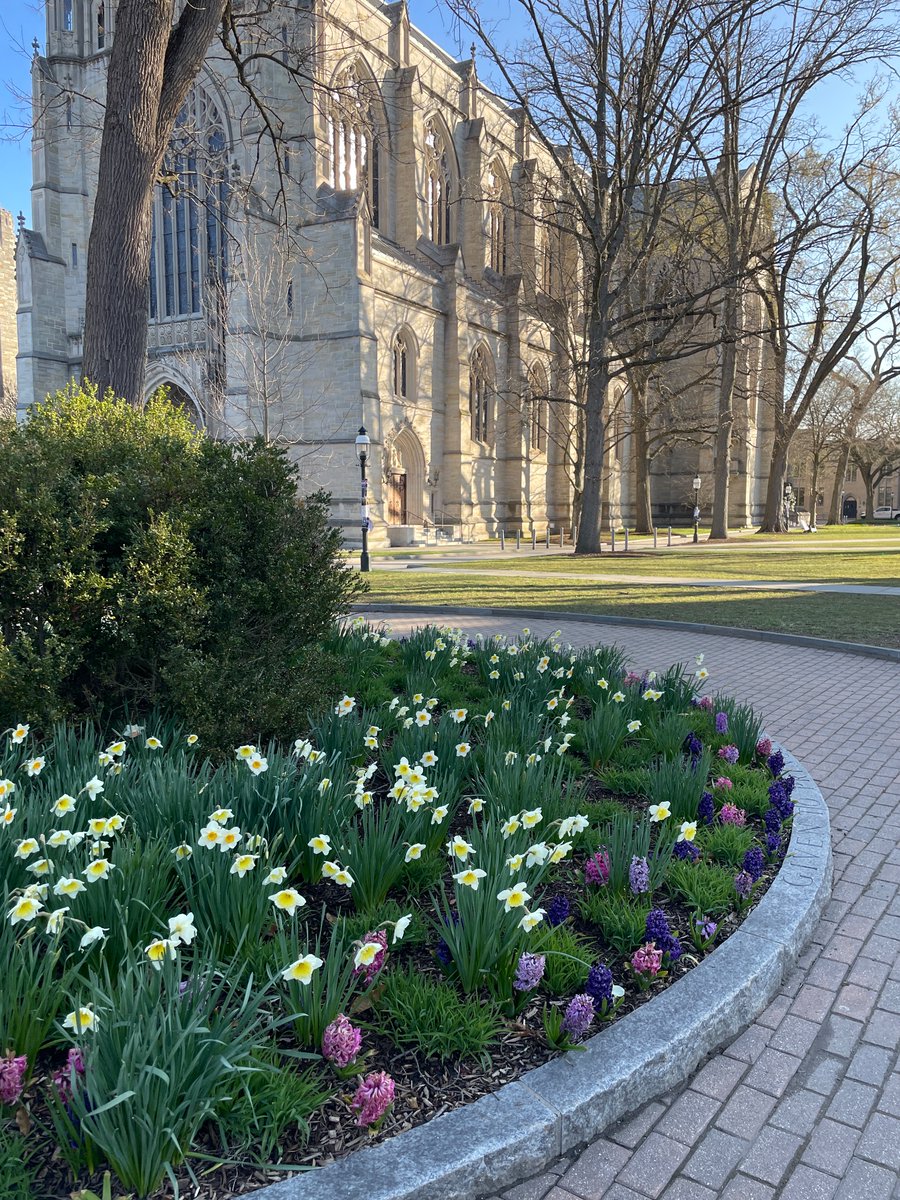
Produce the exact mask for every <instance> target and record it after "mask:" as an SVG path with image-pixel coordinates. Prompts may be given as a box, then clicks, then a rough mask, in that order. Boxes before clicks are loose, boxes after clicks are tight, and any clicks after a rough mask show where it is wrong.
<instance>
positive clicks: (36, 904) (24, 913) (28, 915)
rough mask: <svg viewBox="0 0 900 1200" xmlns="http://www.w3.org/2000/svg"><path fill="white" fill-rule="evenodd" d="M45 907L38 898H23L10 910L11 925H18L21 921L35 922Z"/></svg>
mask: <svg viewBox="0 0 900 1200" xmlns="http://www.w3.org/2000/svg"><path fill="white" fill-rule="evenodd" d="M43 907H44V905H43V903H42V902H41V901H40V900H39V899H38V898H37V897H36V896H23V897H22V898H21V900H19V901H17V902H16V904H14V905H13V907H12V909H11V910H10V913H9V923H10V925H18V924H19V922H20V921H33V920H34V918H35V917H36V916H37V915H38V913H39V912H40V911H41V909H42V908H43Z"/></svg>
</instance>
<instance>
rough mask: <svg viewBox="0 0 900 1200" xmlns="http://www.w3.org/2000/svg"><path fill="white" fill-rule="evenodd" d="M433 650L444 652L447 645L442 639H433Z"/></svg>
mask: <svg viewBox="0 0 900 1200" xmlns="http://www.w3.org/2000/svg"><path fill="white" fill-rule="evenodd" d="M434 648H435V650H446V649H447V643H446V642H445V641H444V639H443V638H435V641H434Z"/></svg>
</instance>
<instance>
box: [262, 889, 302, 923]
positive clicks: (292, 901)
mask: <svg viewBox="0 0 900 1200" xmlns="http://www.w3.org/2000/svg"><path fill="white" fill-rule="evenodd" d="M269 899H270V900H271V901H272V903H273V904H274V905H275V907H276V908H277V909H280V910H281V912H286V913H288V914H289V916H293V915H294V913H295V912H296V911H297V909H298V908H302V907H303V905H304V904H305V903H306V900H305V899H304V898H303V896H301V895H300V893H299V892H298V891H297V889H296V888H284V889H283V890H282V891H280V892H276V893H275V894H274V895H273V896H270V897H269Z"/></svg>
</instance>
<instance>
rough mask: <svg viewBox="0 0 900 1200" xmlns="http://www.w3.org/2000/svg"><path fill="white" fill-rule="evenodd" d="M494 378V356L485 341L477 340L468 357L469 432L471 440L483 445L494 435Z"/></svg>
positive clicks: (491, 439)
mask: <svg viewBox="0 0 900 1200" xmlns="http://www.w3.org/2000/svg"><path fill="white" fill-rule="evenodd" d="M495 380H496V371H495V370H494V357H493V355H492V354H491V352H490V350H489V349H488V347H487V345H486V343H484V342H479V343H478V345H477V346H476V347H475V349H474V350H473V351H472V355H471V357H470V358H469V416H470V419H471V428H470V431H469V434H470V437H471V439H472V441H473V442H480V443H482V444H483V445H487V444H488V443H489V442H491V441H493V437H494V430H495V426H496V414H495V412H494V406H495V403H496V397H495Z"/></svg>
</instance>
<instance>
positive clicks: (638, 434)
mask: <svg viewBox="0 0 900 1200" xmlns="http://www.w3.org/2000/svg"><path fill="white" fill-rule="evenodd" d="M647 425H648V422H647V387H646V383H644V384H643V385H641V384H638V385H637V386H635V384H634V383H632V389H631V446H632V458H633V461H634V511H635V526H634V527H635V532H636V533H652V532H653V506H652V500H651V495H650V431H649V429H648V427H647Z"/></svg>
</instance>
